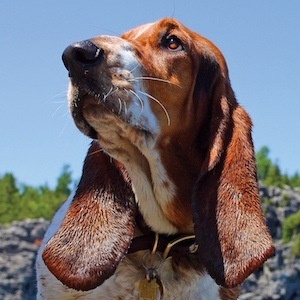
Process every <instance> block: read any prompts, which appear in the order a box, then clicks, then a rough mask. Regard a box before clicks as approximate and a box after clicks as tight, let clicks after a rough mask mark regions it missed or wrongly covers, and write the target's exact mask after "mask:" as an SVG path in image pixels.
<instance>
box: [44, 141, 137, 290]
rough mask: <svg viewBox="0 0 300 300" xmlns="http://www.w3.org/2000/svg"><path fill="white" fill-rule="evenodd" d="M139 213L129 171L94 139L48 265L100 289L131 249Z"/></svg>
mask: <svg viewBox="0 0 300 300" xmlns="http://www.w3.org/2000/svg"><path fill="white" fill-rule="evenodd" d="M135 213H136V207H135V201H134V194H133V192H132V188H131V182H130V180H129V177H128V175H127V173H126V171H125V169H124V168H123V167H122V166H121V165H119V164H118V163H117V162H116V161H114V160H112V159H111V158H110V157H109V156H108V155H106V154H105V153H104V152H103V151H102V149H101V148H100V146H99V144H98V143H97V142H93V143H92V145H91V147H90V149H89V152H88V154H87V156H86V159H85V162H84V166H83V174H82V177H81V180H80V182H79V184H78V188H77V191H76V193H75V196H74V198H73V200H72V203H71V204H70V207H69V209H68V211H67V213H66V215H65V217H64V219H63V221H62V223H61V226H60V228H59V229H58V231H57V232H56V233H55V234H54V235H53V236H52V237H51V238H50V240H49V241H48V242H47V244H46V246H45V249H44V251H43V260H44V262H45V264H46V265H47V267H48V269H49V270H50V271H51V272H52V273H53V274H54V276H55V277H56V278H57V279H59V280H60V281H61V282H62V283H63V284H65V285H67V286H68V287H70V288H73V289H76V290H90V289H94V288H96V287H97V286H99V285H100V284H102V283H103V281H104V280H106V279H107V278H109V277H110V276H111V275H112V274H113V273H114V271H115V269H116V268H117V266H118V264H119V262H120V261H121V260H122V258H123V257H124V256H125V254H126V253H127V250H128V248H129V246H130V243H131V240H132V237H133V231H134V222H135Z"/></svg>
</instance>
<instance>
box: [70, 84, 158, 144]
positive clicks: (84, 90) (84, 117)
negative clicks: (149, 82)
mask: <svg viewBox="0 0 300 300" xmlns="http://www.w3.org/2000/svg"><path fill="white" fill-rule="evenodd" d="M136 98H138V100H137V99H136ZM69 108H70V112H71V115H72V117H73V120H74V122H75V124H76V126H77V128H78V129H79V130H80V131H81V132H82V133H83V134H85V135H86V136H88V137H90V138H92V139H98V137H99V135H101V133H100V132H99V128H100V127H101V124H102V123H103V122H105V120H106V119H107V117H108V116H109V117H110V118H109V120H110V126H111V127H113V126H114V123H113V121H115V122H116V123H119V122H120V121H121V122H122V123H125V124H127V125H129V126H130V127H132V128H133V129H135V130H136V131H137V132H139V133H143V134H144V135H145V136H149V135H151V134H153V130H152V129H151V127H149V126H148V124H149V120H148V119H147V117H146V116H145V115H143V109H144V103H143V100H142V99H141V97H139V96H138V95H136V93H135V92H134V91H133V89H127V88H125V87H120V86H113V85H112V86H111V87H110V88H109V89H108V88H103V90H101V91H99V90H97V89H95V88H93V89H92V88H90V86H89V85H87V84H85V85H82V84H77V85H76V84H73V83H72V79H71V86H70V90H69ZM105 123H106V126H107V122H105Z"/></svg>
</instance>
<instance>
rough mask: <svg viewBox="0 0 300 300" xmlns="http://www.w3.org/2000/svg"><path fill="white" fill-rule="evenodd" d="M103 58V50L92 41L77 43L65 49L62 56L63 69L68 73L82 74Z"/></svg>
mask: <svg viewBox="0 0 300 300" xmlns="http://www.w3.org/2000/svg"><path fill="white" fill-rule="evenodd" d="M102 57H103V49H101V48H100V47H98V46H97V45H95V44H94V43H93V42H92V41H90V40H86V41H82V42H77V43H74V44H72V45H70V46H69V47H67V48H66V50H65V51H64V53H63V55H62V60H63V62H64V65H65V67H66V68H67V70H68V71H69V72H70V76H72V75H73V74H74V73H75V74H78V73H82V72H85V71H86V70H88V69H90V68H92V67H94V66H96V65H97V64H99V63H100V62H101V60H102Z"/></svg>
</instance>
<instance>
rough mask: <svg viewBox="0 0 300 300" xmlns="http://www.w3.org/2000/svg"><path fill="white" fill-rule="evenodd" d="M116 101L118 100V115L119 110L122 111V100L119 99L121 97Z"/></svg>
mask: <svg viewBox="0 0 300 300" xmlns="http://www.w3.org/2000/svg"><path fill="white" fill-rule="evenodd" d="M118 101H119V107H120V108H119V111H118V115H120V114H121V112H122V101H121V99H120V98H118Z"/></svg>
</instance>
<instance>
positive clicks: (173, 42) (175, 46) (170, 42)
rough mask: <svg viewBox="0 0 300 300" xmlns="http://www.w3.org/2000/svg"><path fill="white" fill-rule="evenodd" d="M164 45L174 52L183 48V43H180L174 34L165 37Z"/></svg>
mask: <svg viewBox="0 0 300 300" xmlns="http://www.w3.org/2000/svg"><path fill="white" fill-rule="evenodd" d="M165 46H166V48H168V49H169V50H170V51H174V52H175V51H181V50H183V45H182V42H181V40H180V39H179V38H178V37H177V36H174V35H172V36H170V37H168V38H166V41H165Z"/></svg>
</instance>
